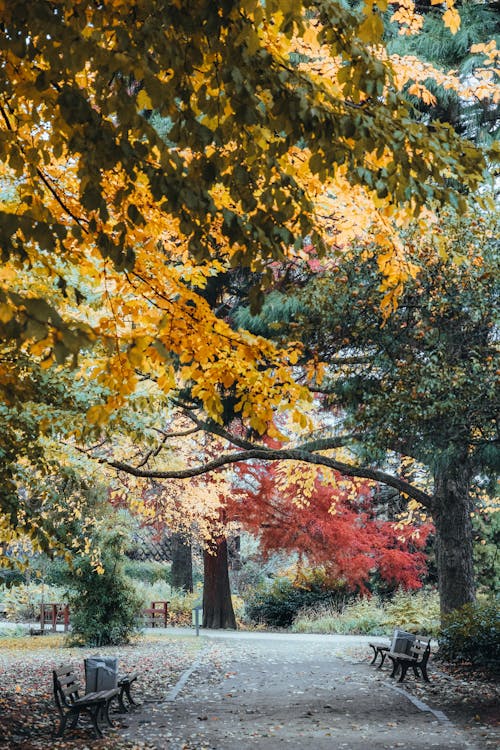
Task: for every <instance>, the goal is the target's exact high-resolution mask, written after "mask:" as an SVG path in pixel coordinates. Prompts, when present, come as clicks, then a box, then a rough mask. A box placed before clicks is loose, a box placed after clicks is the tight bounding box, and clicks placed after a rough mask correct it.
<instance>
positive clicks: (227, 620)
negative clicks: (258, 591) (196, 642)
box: [203, 537, 236, 630]
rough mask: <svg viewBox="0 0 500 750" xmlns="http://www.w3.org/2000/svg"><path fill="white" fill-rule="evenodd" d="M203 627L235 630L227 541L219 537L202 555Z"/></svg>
mask: <svg viewBox="0 0 500 750" xmlns="http://www.w3.org/2000/svg"><path fill="white" fill-rule="evenodd" d="M203 569H204V580H203V627H204V628H210V629H212V630H216V629H218V628H232V629H233V630H236V618H235V616H234V611H233V603H232V601H231V589H230V586H229V573H228V559H227V541H226V539H225V538H224V537H221V538H220V539H218V540H217V542H216V543H215V544H214V546H213V548H211V549H206V550H205V551H204V553H203Z"/></svg>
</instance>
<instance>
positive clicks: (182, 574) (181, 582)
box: [170, 532, 193, 592]
mask: <svg viewBox="0 0 500 750" xmlns="http://www.w3.org/2000/svg"><path fill="white" fill-rule="evenodd" d="M170 539H171V545H172V568H171V572H170V579H171V583H172V586H173V587H174V588H177V589H183V590H184V591H190V592H192V591H193V557H192V553H191V544H190V543H189V542H188V541H187V540H186V539H185V538H184V537H183V536H182V534H180V533H179V532H174V533H173V534H172V535H171V537H170Z"/></svg>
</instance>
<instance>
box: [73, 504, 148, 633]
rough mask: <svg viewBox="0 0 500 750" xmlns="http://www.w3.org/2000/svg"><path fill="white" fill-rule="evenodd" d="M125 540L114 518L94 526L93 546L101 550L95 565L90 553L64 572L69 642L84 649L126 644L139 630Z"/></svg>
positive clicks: (137, 605) (139, 606)
mask: <svg viewBox="0 0 500 750" xmlns="http://www.w3.org/2000/svg"><path fill="white" fill-rule="evenodd" d="M127 541H128V533H127V528H126V526H125V525H120V523H119V520H118V519H117V518H110V519H107V520H106V521H104V522H102V521H101V522H100V523H98V524H96V532H95V536H94V539H93V546H97V547H98V548H99V550H100V564H99V565H98V566H96V560H95V557H93V556H92V554H89V555H88V556H82V557H81V558H79V559H77V560H75V561H74V566H73V568H72V569H71V570H68V573H67V584H68V593H69V606H70V612H71V635H70V642H71V643H73V644H78V645H86V646H114V645H120V644H123V643H127V642H128V641H129V640H130V637H131V635H133V634H134V633H135V632H137V630H138V626H139V624H140V623H139V614H140V611H141V609H142V606H143V605H142V602H141V599H140V597H138V596H137V593H136V591H135V589H134V586H133V584H132V582H131V581H130V579H129V578H127V577H126V575H125V572H124V550H125V548H126V545H127Z"/></svg>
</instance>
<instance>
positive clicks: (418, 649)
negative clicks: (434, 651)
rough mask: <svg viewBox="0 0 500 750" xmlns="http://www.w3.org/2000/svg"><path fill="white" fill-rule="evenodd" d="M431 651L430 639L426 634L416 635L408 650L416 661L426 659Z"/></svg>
mask: <svg viewBox="0 0 500 750" xmlns="http://www.w3.org/2000/svg"><path fill="white" fill-rule="evenodd" d="M430 653H431V639H430V637H428V636H426V635H416V636H415V640H414V641H413V643H412V644H411V648H410V651H409V654H410V656H413V657H415V659H418V661H425V662H426V661H427V659H428V658H429V655H430Z"/></svg>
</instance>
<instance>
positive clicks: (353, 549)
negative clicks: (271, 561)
mask: <svg viewBox="0 0 500 750" xmlns="http://www.w3.org/2000/svg"><path fill="white" fill-rule="evenodd" d="M332 480H333V481H332ZM373 489H374V488H373V486H370V485H369V484H368V483H366V482H360V481H358V482H354V481H353V482H349V483H347V482H346V480H345V479H344V478H342V477H341V476H340V474H338V473H336V472H332V473H331V475H329V476H328V477H327V476H325V475H324V474H323V475H320V474H316V475H314V474H311V470H310V468H309V467H304V466H303V465H297V466H294V467H293V469H292V470H291V471H288V473H287V475H286V476H283V465H282V464H279V463H277V462H276V463H273V464H267V465H265V466H263V465H262V464H260V465H257V464H253V465H252V464H246V465H245V466H243V467H241V468H240V469H239V482H238V483H237V489H235V491H234V493H233V495H232V498H231V499H230V500H229V501H228V509H227V512H228V517H232V518H233V519H235V520H238V521H239V522H240V523H241V526H242V527H243V528H245V529H246V530H247V531H250V532H251V533H254V534H257V535H258V536H259V538H260V542H261V545H262V549H263V551H264V553H271V552H274V551H278V550H287V551H289V552H297V553H299V555H301V556H305V557H306V558H307V560H308V562H309V564H310V565H313V566H324V568H325V569H326V571H327V573H328V575H329V577H332V578H335V579H336V580H343V581H345V583H346V585H347V586H348V587H349V588H351V589H353V590H358V591H360V592H366V591H367V584H368V581H369V579H370V576H371V575H372V574H373V573H374V572H378V574H379V576H380V577H381V578H382V579H383V580H384V581H386V582H387V583H389V584H391V585H394V586H402V587H403V588H406V589H416V588H420V586H421V579H422V576H423V575H424V574H425V572H426V556H425V553H424V552H423V548H424V546H425V543H426V540H427V537H428V535H429V533H430V531H431V530H432V525H431V524H430V523H423V524H420V525H418V526H417V525H416V524H409V523H396V522H394V521H390V520H386V519H381V518H377V515H376V504H375V503H374V499H373Z"/></svg>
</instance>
